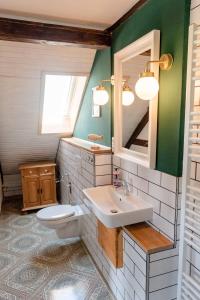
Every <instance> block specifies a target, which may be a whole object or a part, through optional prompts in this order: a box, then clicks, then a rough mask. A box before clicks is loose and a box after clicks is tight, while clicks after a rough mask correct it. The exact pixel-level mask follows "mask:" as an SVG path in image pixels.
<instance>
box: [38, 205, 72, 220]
mask: <svg viewBox="0 0 200 300" xmlns="http://www.w3.org/2000/svg"><path fill="white" fill-rule="evenodd" d="M74 214H75V209H74V208H73V206H71V205H55V206H50V207H46V208H43V209H41V210H40V211H38V212H37V218H38V219H40V220H43V221H51V220H59V219H62V218H67V217H71V216H73V215H74Z"/></svg>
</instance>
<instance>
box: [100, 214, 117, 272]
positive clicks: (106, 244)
mask: <svg viewBox="0 0 200 300" xmlns="http://www.w3.org/2000/svg"><path fill="white" fill-rule="evenodd" d="M122 233H123V230H122V228H121V227H118V228H108V227H106V226H105V225H104V224H102V223H101V222H100V221H99V220H98V241H99V244H100V245H101V247H102V248H103V250H104V252H105V253H106V255H107V256H108V258H109V259H110V261H111V262H112V264H113V265H114V266H115V268H122V267H123V237H122Z"/></svg>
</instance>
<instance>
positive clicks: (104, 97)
mask: <svg viewBox="0 0 200 300" xmlns="http://www.w3.org/2000/svg"><path fill="white" fill-rule="evenodd" d="M108 100H109V94H108V92H107V91H106V89H105V87H104V86H102V85H99V86H97V87H96V88H94V89H93V102H94V104H96V105H105V104H106V103H107V102H108Z"/></svg>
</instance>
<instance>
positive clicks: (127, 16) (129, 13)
mask: <svg viewBox="0 0 200 300" xmlns="http://www.w3.org/2000/svg"><path fill="white" fill-rule="evenodd" d="M148 1H149V0H139V1H138V2H137V3H136V4H134V6H133V7H132V8H131V9H130V10H129V11H128V12H127V13H125V14H124V15H123V16H122V17H121V18H120V19H119V20H117V21H116V22H115V23H114V24H113V25H111V26H110V27H108V28H107V29H106V30H105V32H113V31H114V30H115V29H116V28H117V27H118V26H120V25H121V24H122V23H123V22H124V21H126V20H127V19H128V18H129V17H130V16H131V15H133V14H134V13H135V12H136V11H137V10H138V9H140V8H141V7H142V6H143V5H145V4H146V3H147V2H148Z"/></svg>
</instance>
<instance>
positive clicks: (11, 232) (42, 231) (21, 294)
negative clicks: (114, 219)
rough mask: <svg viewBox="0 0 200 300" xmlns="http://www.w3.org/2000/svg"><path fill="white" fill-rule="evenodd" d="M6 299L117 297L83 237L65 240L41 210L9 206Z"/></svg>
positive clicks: (2, 229) (0, 220)
mask: <svg viewBox="0 0 200 300" xmlns="http://www.w3.org/2000/svg"><path fill="white" fill-rule="evenodd" d="M0 299H1V300H3V299H6V300H25V299H27V300H32V299H34V300H42V299H45V300H97V299H98V300H111V299H113V298H112V296H111V295H110V292H109V290H108V288H107V286H106V285H105V283H104V281H103V280H102V278H101V276H100V274H99V273H98V271H97V269H96V267H95V265H94V263H93V261H92V260H91V258H90V256H89V255H88V253H87V252H86V250H85V249H84V247H83V245H82V243H81V242H80V241H79V240H78V239H73V240H72V239H71V240H60V239H58V238H57V237H56V235H55V232H54V231H53V230H49V229H46V228H44V227H42V226H41V225H40V224H39V223H38V222H37V220H36V218H35V214H27V215H24V216H21V215H20V214H19V211H18V210H17V208H13V207H12V206H11V205H7V207H4V209H3V211H2V213H1V215H0Z"/></svg>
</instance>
